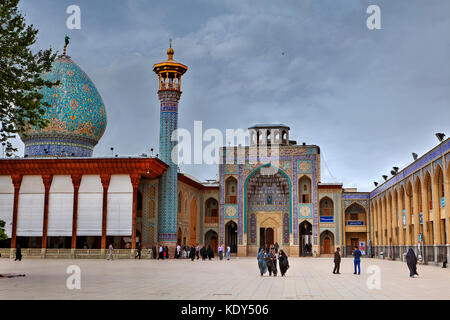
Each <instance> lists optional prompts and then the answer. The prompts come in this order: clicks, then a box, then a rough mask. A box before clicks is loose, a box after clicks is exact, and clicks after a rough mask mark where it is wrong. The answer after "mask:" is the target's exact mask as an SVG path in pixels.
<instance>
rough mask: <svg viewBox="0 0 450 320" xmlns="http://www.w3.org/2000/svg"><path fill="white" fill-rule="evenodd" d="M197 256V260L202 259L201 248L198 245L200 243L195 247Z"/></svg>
mask: <svg viewBox="0 0 450 320" xmlns="http://www.w3.org/2000/svg"><path fill="white" fill-rule="evenodd" d="M195 256H196V257H197V260H198V259H200V246H199V245H198V243H197V246H196V247H195Z"/></svg>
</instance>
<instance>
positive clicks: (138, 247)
mask: <svg viewBox="0 0 450 320" xmlns="http://www.w3.org/2000/svg"><path fill="white" fill-rule="evenodd" d="M141 250H142V248H141V244H140V243H139V242H138V245H137V254H136V256H135V257H134V258H135V259H136V258H138V257H139V260H140V259H141Z"/></svg>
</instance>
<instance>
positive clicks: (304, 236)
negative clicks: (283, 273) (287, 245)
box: [298, 221, 312, 257]
mask: <svg viewBox="0 0 450 320" xmlns="http://www.w3.org/2000/svg"><path fill="white" fill-rule="evenodd" d="M298 229H299V235H300V241H299V242H300V243H299V255H300V257H305V256H311V255H312V224H311V223H309V222H308V221H303V222H302V223H300V225H299V226H298Z"/></svg>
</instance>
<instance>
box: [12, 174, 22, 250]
mask: <svg viewBox="0 0 450 320" xmlns="http://www.w3.org/2000/svg"><path fill="white" fill-rule="evenodd" d="M11 180H12V182H13V185H14V205H13V221H12V231H11V248H12V249H14V248H15V247H16V233H17V212H18V210H19V191H20V185H21V184H22V175H20V174H13V175H12V176H11Z"/></svg>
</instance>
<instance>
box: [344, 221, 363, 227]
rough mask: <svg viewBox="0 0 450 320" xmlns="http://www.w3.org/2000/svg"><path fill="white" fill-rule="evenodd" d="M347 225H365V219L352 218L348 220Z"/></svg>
mask: <svg viewBox="0 0 450 320" xmlns="http://www.w3.org/2000/svg"><path fill="white" fill-rule="evenodd" d="M347 225H348V226H363V225H364V221H361V220H350V221H347Z"/></svg>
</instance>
